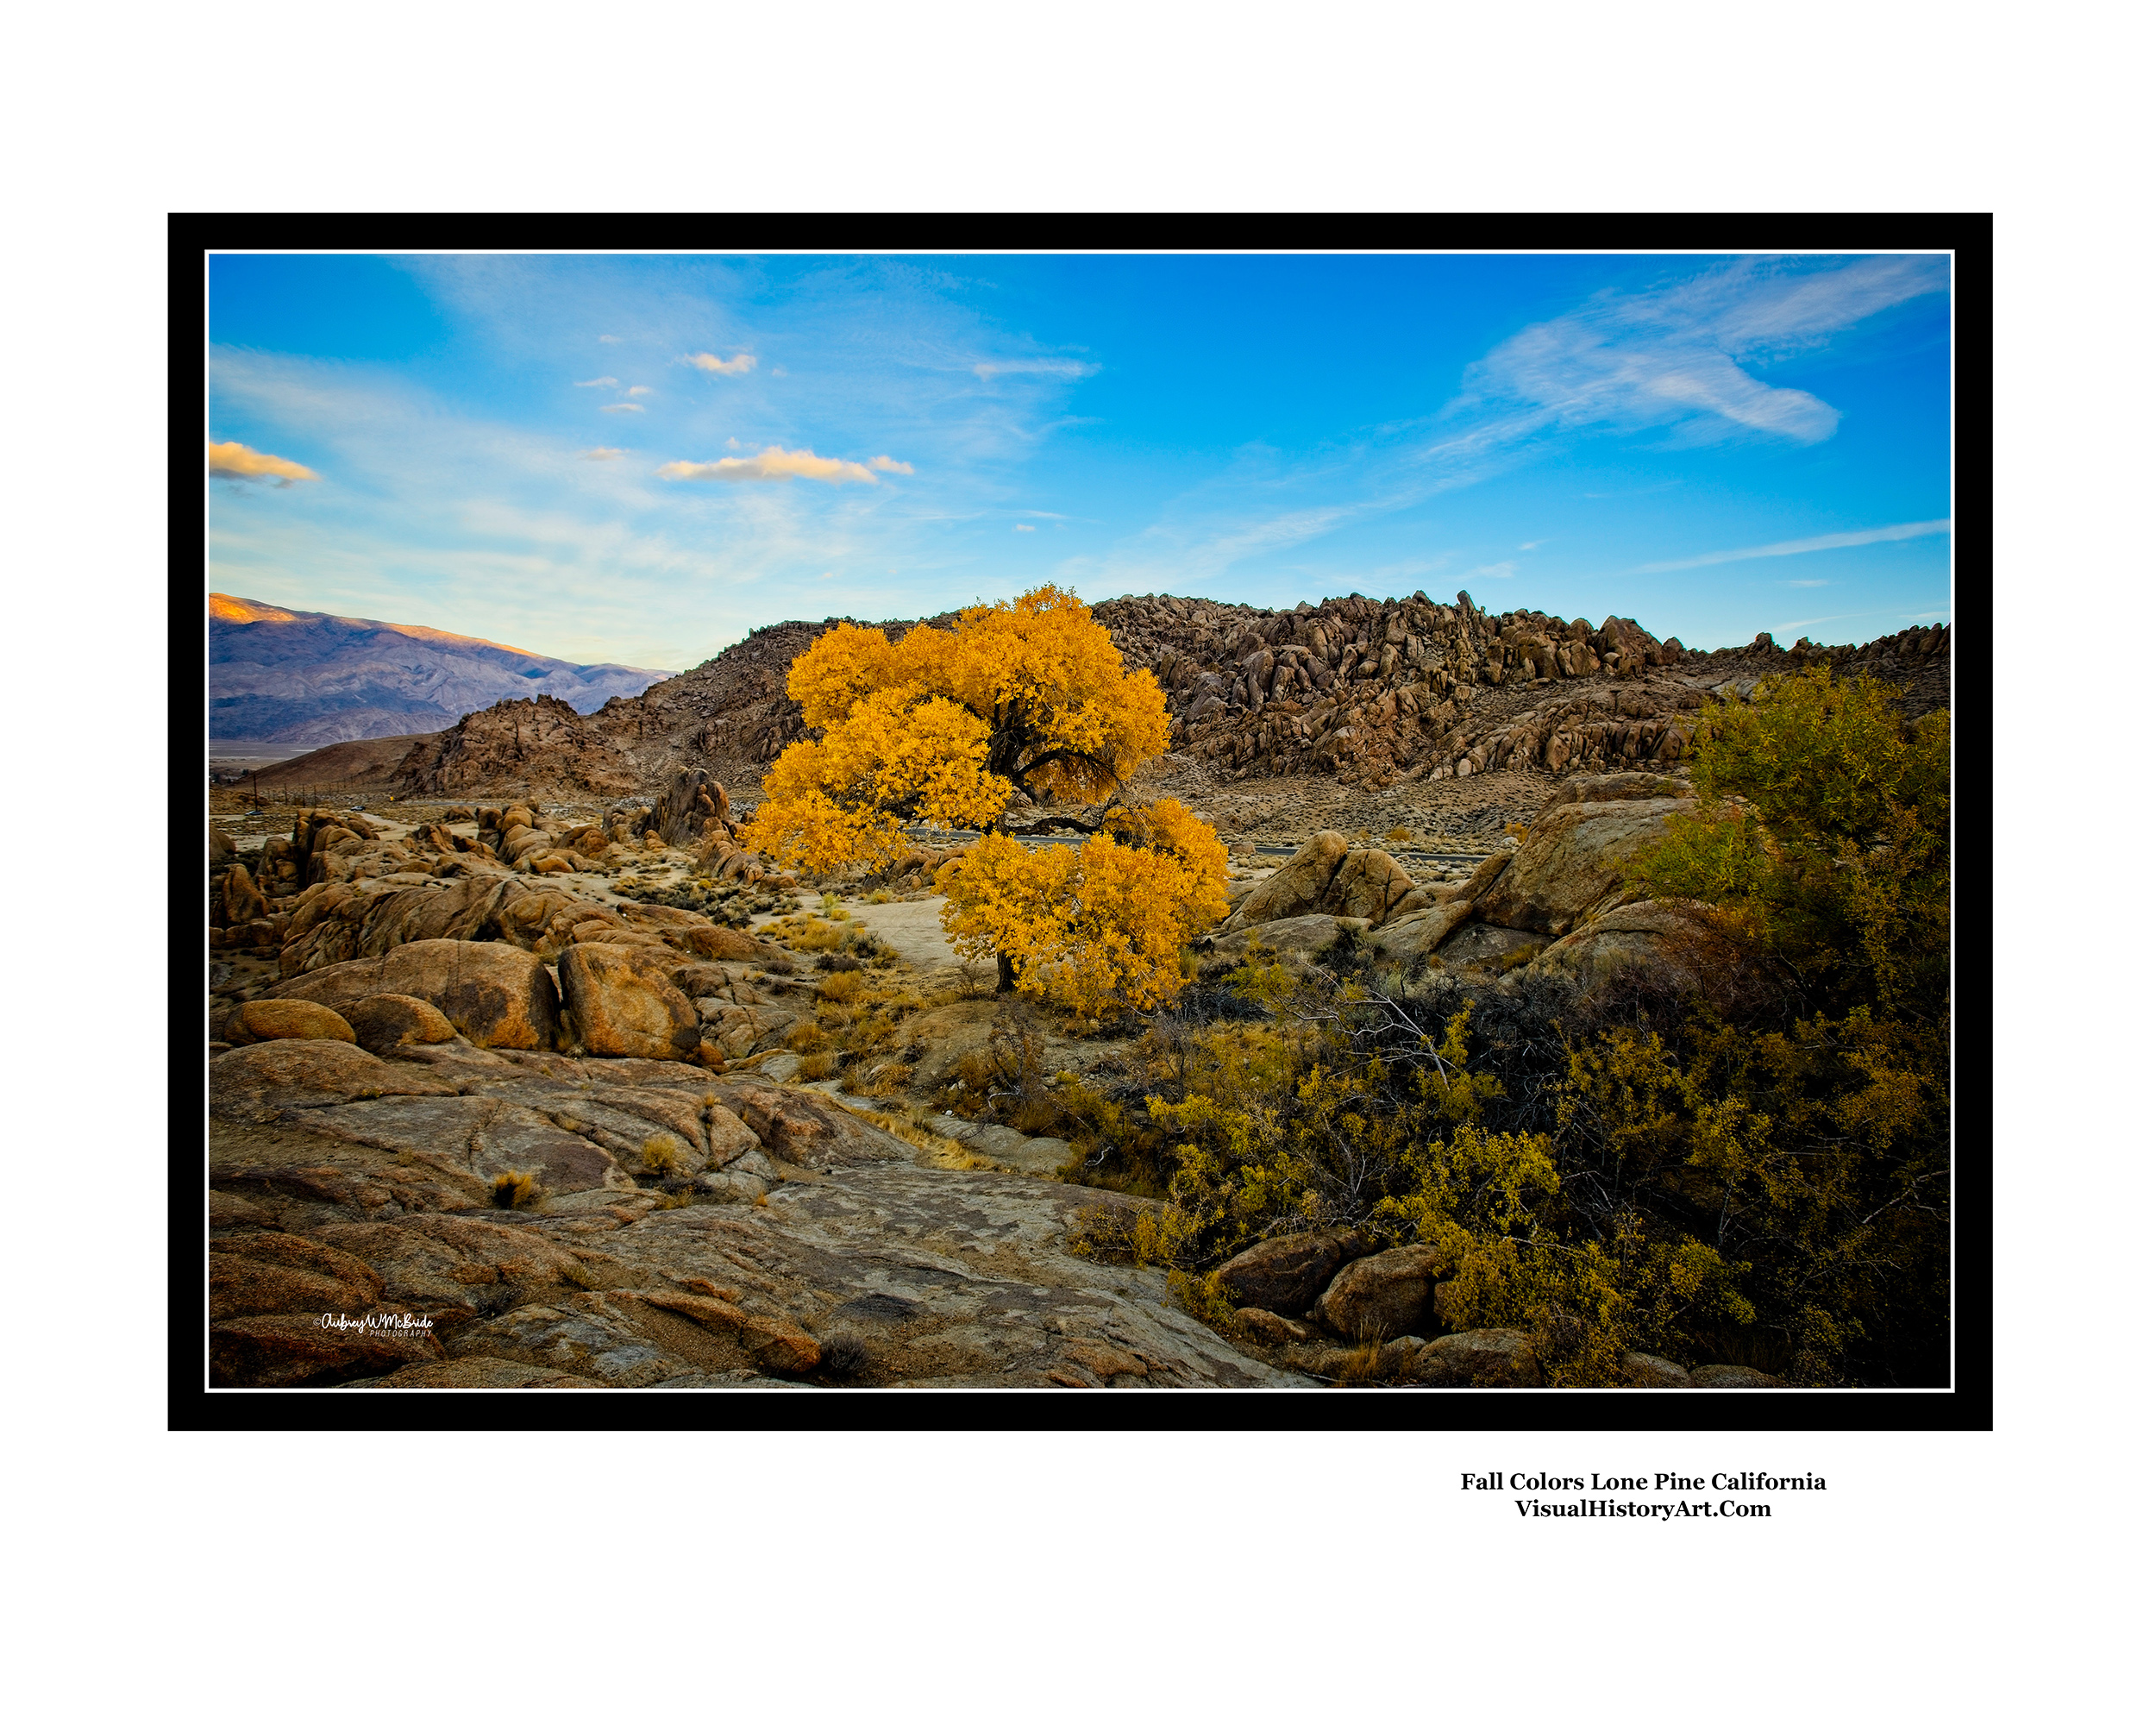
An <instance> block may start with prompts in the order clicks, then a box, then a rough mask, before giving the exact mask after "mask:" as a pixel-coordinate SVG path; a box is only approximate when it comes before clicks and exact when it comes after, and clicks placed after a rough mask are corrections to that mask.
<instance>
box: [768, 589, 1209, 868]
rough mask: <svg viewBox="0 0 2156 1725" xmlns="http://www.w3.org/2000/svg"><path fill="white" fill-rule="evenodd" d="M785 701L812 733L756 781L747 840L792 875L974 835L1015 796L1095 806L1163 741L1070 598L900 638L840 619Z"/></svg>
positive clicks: (1153, 710)
mask: <svg viewBox="0 0 2156 1725" xmlns="http://www.w3.org/2000/svg"><path fill="white" fill-rule="evenodd" d="M787 693H788V694H790V695H792V696H793V699H796V700H798V701H799V702H800V703H801V708H802V715H803V717H804V718H805V719H806V721H807V722H808V724H811V725H812V726H815V727H818V729H820V730H821V731H822V732H823V735H822V736H821V737H819V738H817V739H814V740H811V741H805V742H801V743H795V744H793V747H791V748H790V749H788V750H787V751H786V752H785V753H784V754H783V755H781V756H780V757H779V759H778V761H777V762H776V763H775V764H774V766H773V768H772V769H771V772H770V774H769V775H768V776H767V778H766V780H765V796H766V800H765V802H764V804H763V806H761V808H760V809H759V810H758V811H757V813H756V816H755V819H754V820H752V821H751V822H749V826H748V829H747V831H746V832H745V834H744V842H745V843H747V844H749V845H750V846H752V847H753V848H755V849H756V850H761V851H762V852H763V853H764V854H765V855H766V856H769V857H771V858H773V859H774V860H775V861H777V862H780V863H781V864H783V865H786V866H789V867H798V868H805V869H812V870H821V869H833V868H837V867H839V866H841V865H843V864H845V863H848V862H876V863H882V862H889V861H891V860H892V859H893V858H894V857H895V856H898V855H899V853H900V852H901V851H902V850H904V849H905V848H906V845H905V837H904V833H903V830H902V829H903V825H904V824H905V823H906V822H907V821H929V822H931V823H933V824H935V825H940V826H947V827H958V828H985V827H987V825H988V824H989V823H990V822H992V821H993V820H994V819H995V818H996V817H997V816H998V815H1000V813H1001V812H1003V810H1004V809H1005V807H1006V806H1008V804H1009V802H1010V800H1011V797H1012V793H1013V791H1014V789H1015V788H1016V787H1019V786H1023V787H1025V790H1026V791H1027V792H1028V793H1029V794H1031V795H1032V796H1035V797H1037V798H1039V799H1041V800H1074V799H1075V800H1092V799H1097V798H1100V797H1103V796H1106V794H1107V793H1109V792H1110V791H1112V789H1113V788H1114V787H1115V786H1116V785H1117V784H1118V783H1119V781H1121V779H1122V778H1123V776H1124V775H1125V774H1127V773H1128V772H1129V771H1130V770H1131V768H1133V767H1135V766H1137V765H1138V763H1139V762H1142V761H1144V760H1147V759H1150V757H1151V756H1155V755H1157V754H1159V753H1160V752H1161V751H1162V750H1164V749H1165V748H1166V747H1167V746H1168V729H1169V727H1168V710H1167V704H1166V702H1165V701H1164V700H1163V699H1162V696H1161V692H1160V687H1159V686H1158V685H1157V684H1156V682H1155V681H1153V677H1152V674H1151V673H1150V672H1149V671H1126V670H1125V669H1124V668H1123V660H1122V655H1119V653H1118V652H1117V651H1116V649H1115V643H1113V642H1112V640H1111V639H1110V638H1109V637H1108V631H1107V630H1105V629H1103V628H1102V627H1101V626H1100V624H1097V623H1095V622H1094V620H1093V613H1092V612H1090V611H1089V610H1087V607H1086V606H1085V605H1082V604H1081V603H1080V602H1079V600H1078V599H1077V598H1076V597H1075V595H1074V594H1070V593H1064V592H1062V591H1061V590H1060V589H1058V588H1056V587H1053V586H1044V587H1039V588H1036V589H1035V590H1034V591H1032V592H1031V593H1024V594H1021V595H1020V596H1019V597H1018V598H1017V599H1011V600H1008V601H1006V602H1005V603H1003V604H1000V605H975V606H973V607H971V608H970V609H968V610H966V611H964V612H961V613H960V614H959V619H958V624H957V626H956V628H955V629H934V628H931V627H930V626H929V625H928V624H921V625H920V626H919V627H918V628H916V629H913V630H910V631H909V632H908V633H907V634H906V635H905V636H904V637H901V638H900V639H899V640H897V641H892V640H889V639H887V637H885V636H884V634H883V632H882V631H881V630H875V629H858V628H856V627H855V626H854V625H853V624H846V623H842V624H838V625H837V627H835V628H833V629H831V630H829V631H827V632H826V633H825V634H824V635H823V636H822V637H819V638H818V640H817V642H816V643H815V644H814V645H813V646H812V647H811V648H810V649H808V651H807V652H805V653H804V654H802V655H801V656H800V657H799V658H798V659H796V660H795V661H794V662H793V670H792V671H791V672H790V673H789V674H788V675H787Z"/></svg>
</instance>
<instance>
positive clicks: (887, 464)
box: [868, 455, 913, 477]
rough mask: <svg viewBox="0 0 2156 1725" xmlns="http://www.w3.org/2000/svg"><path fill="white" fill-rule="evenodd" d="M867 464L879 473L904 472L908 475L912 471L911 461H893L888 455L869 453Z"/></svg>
mask: <svg viewBox="0 0 2156 1725" xmlns="http://www.w3.org/2000/svg"><path fill="white" fill-rule="evenodd" d="M868 465H869V466H870V467H874V469H875V470H876V471H877V472H878V473H880V474H906V475H908V476H909V477H910V476H911V475H912V472H913V463H912V462H911V461H893V460H892V459H891V458H890V456H888V455H871V456H869V457H868Z"/></svg>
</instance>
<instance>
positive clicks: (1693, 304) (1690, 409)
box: [1433, 256, 1947, 453]
mask: <svg viewBox="0 0 2156 1725" xmlns="http://www.w3.org/2000/svg"><path fill="white" fill-rule="evenodd" d="M1946 281H1947V270H1946V260H1945V259H1944V258H1942V257H1929V256H1923V257H1866V258H1858V259H1854V260H1849V261H1840V260H1830V261H1827V262H1825V263H1821V262H1817V261H1814V260H1808V259H1802V260H1789V259H1775V258H1747V259H1743V260H1739V261H1738V262H1736V263H1733V264H1728V265H1725V266H1722V267H1718V268H1714V269H1710V270H1707V271H1705V272H1702V273H1700V274H1697V275H1695V276H1691V277H1689V278H1687V279H1684V280H1682V281H1678V282H1675V283H1672V284H1669V285H1664V286H1660V287H1657V288H1653V289H1651V290H1649V291H1647V292H1641V293H1630V294H1625V293H1615V292H1610V293H1601V294H1597V295H1595V297H1594V298H1592V299H1590V300H1589V301H1588V302H1587V303H1586V304H1584V305H1583V306H1581V307H1580V308H1579V309H1578V310H1577V311H1572V312H1569V313H1567V314H1566V315H1565V316H1564V317H1555V318H1551V319H1550V320H1549V321H1548V322H1546V323H1534V324H1530V325H1529V326H1528V327H1527V328H1526V329H1522V330H1521V331H1520V333H1519V334H1518V335H1516V336H1512V337H1511V338H1510V339H1509V340H1507V341H1505V342H1501V343H1500V344H1499V345H1498V346H1497V347H1496V348H1493V349H1491V351H1490V352H1489V354H1486V355H1485V356H1484V357H1483V358H1482V359H1481V360H1479V361H1476V363H1475V364H1474V365H1472V366H1470V367H1468V372H1467V377H1466V380H1465V385H1466V386H1465V388H1464V389H1463V392H1462V393H1461V395H1460V397H1459V398H1458V399H1457V401H1456V402H1455V403H1454V404H1453V405H1452V409H1451V411H1455V412H1459V411H1480V412H1482V413H1483V414H1487V415H1491V416H1493V417H1492V419H1491V421H1490V429H1492V430H1495V432H1496V433H1497V435H1498V436H1499V437H1500V439H1501V440H1502V441H1514V440H1517V439H1520V438H1522V437H1525V436H1532V435H1533V434H1534V433H1535V432H1537V431H1539V430H1545V429H1547V428H1550V427H1559V428H1573V429H1583V428H1587V427H1606V428H1614V429H1620V430H1621V429H1635V430H1636V429H1642V428H1645V427H1649V426H1667V427H1670V428H1672V429H1673V430H1675V431H1676V432H1677V434H1678V435H1679V436H1680V437H1682V438H1684V439H1688V440H1694V441H1696V440H1702V439H1707V438H1713V437H1717V436H1732V435H1739V434H1743V433H1751V434H1754V435H1758V436H1768V437H1774V438H1781V439H1786V440H1788V441H1790V442H1798V443H1817V442H1823V441H1824V440H1826V439H1827V438H1828V437H1831V436H1833V434H1834V430H1835V427H1836V426H1837V425H1839V423H1840V420H1841V414H1840V411H1839V410H1838V409H1836V408H1834V407H1833V406H1831V405H1828V404H1827V403H1826V402H1824V401H1822V400H1821V399H1820V398H1818V397H1817V396H1815V395H1813V394H1811V393H1810V392H1808V391H1805V390H1802V389H1790V388H1785V387H1778V386H1775V385H1772V384H1769V383H1767V382H1765V381H1764V380H1762V379H1760V378H1758V377H1755V376H1754V375H1752V373H1751V372H1749V371H1747V370H1745V366H1746V365H1747V364H1753V365H1756V364H1758V363H1762V362H1765V361H1773V360H1777V359H1782V358H1786V357H1788V356H1789V355H1790V354H1796V353H1798V352H1801V351H1802V350H1804V349H1806V348H1812V347H1815V346H1817V345H1819V344H1820V343H1821V342H1825V341H1827V340H1828V339H1829V338H1830V337H1832V336H1834V335H1836V334H1838V333H1839V332H1840V331H1842V330H1844V329H1848V328H1849V327H1850V326H1851V325H1852V324H1854V323H1858V322H1861V321H1862V320H1863V319H1865V318H1866V317H1871V316H1873V315H1875V314H1876V313H1877V312H1880V311H1886V310H1887V309H1889V308H1890V307H1891V306H1894V305H1897V304H1902V302H1903V301H1905V300H1909V299H1914V298H1917V297H1918V296H1920V295H1922V294H1927V293H1932V292H1938V291H1940V290H1941V289H1943V288H1945V287H1946ZM1508 412H1509V415H1510V417H1507V414H1508ZM1445 447H1446V446H1445V445H1440V446H1439V449H1440V450H1442V449H1445ZM1433 453H1436V452H1435V451H1433Z"/></svg>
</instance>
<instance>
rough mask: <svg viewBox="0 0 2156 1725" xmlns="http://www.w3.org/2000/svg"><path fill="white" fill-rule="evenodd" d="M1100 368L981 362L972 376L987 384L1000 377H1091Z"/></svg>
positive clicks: (1074, 363) (1045, 362)
mask: <svg viewBox="0 0 2156 1725" xmlns="http://www.w3.org/2000/svg"><path fill="white" fill-rule="evenodd" d="M1099 370H1100V367H1099V366H1097V365H1093V364H1090V363H1088V362H1087V361H1083V360H982V361H980V363H979V364H977V365H975V367H974V368H973V374H974V375H975V377H977V378H979V379H980V380H981V382H983V383H988V382H992V381H993V380H995V379H997V378H1000V377H1014V376H1027V375H1031V376H1038V377H1059V378H1085V377H1091V376H1092V375H1093V374H1094V373H1095V372H1097V371H1099Z"/></svg>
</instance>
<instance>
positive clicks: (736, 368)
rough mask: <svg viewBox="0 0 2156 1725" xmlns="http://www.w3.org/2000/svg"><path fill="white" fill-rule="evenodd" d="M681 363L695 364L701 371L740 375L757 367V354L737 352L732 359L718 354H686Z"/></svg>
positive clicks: (722, 375)
mask: <svg viewBox="0 0 2156 1725" xmlns="http://www.w3.org/2000/svg"><path fill="white" fill-rule="evenodd" d="M681 363H682V364H683V365H685V366H694V367H696V368H697V370H699V372H712V373H717V374H718V376H720V377H739V376H741V375H742V374H743V373H745V372H753V371H754V370H755V368H756V356H755V354H750V353H740V354H735V355H734V356H733V358H732V359H730V360H722V359H720V358H719V356H718V354H682V355H681Z"/></svg>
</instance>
